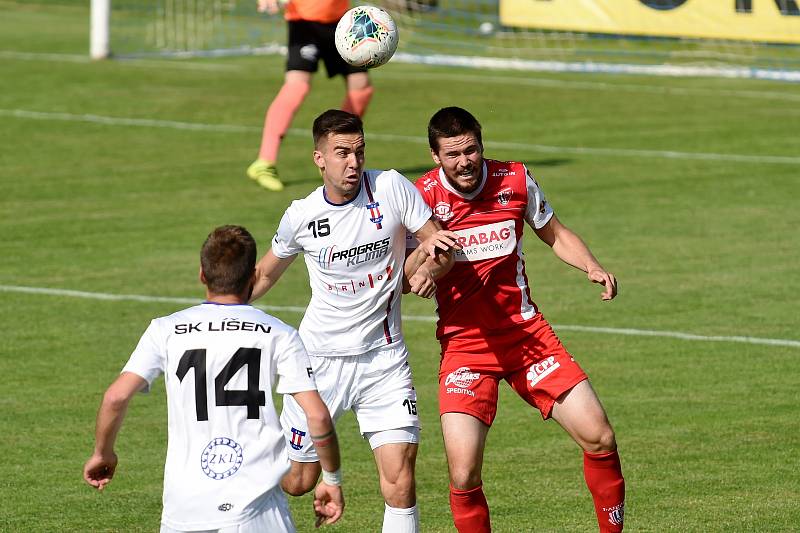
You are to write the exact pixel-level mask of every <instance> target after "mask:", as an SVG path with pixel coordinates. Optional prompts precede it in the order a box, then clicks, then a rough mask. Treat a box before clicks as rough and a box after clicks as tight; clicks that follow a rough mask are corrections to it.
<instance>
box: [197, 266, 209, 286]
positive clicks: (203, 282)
mask: <svg viewBox="0 0 800 533" xmlns="http://www.w3.org/2000/svg"><path fill="white" fill-rule="evenodd" d="M198 277H199V278H200V283H202V284H203V285H208V283H206V274H205V272H203V265H200V273H199V274H198Z"/></svg>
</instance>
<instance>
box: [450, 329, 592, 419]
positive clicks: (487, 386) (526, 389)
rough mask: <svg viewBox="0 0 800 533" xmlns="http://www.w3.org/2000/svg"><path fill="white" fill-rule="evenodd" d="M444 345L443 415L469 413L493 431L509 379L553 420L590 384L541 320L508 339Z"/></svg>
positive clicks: (475, 338)
mask: <svg viewBox="0 0 800 533" xmlns="http://www.w3.org/2000/svg"><path fill="white" fill-rule="evenodd" d="M441 342H442V361H441V364H440V366H439V414H444V413H466V414H469V415H472V416H474V417H475V418H477V419H478V420H480V421H482V422H483V423H485V424H487V425H492V422H493V421H494V417H495V415H496V414H497V384H498V382H499V381H500V380H501V379H505V380H506V381H507V382H508V383H509V385H511V387H512V388H513V389H514V390H515V391H517V394H519V396H520V397H521V398H522V399H523V400H525V401H526V402H528V403H529V404H531V405H532V406H534V407H536V408H537V409H539V411H540V412H541V413H542V418H544V419H547V418H549V417H550V412H551V411H552V409H553V403H555V401H556V400H557V399H558V398H559V397H561V396H562V395H563V394H564V393H565V392H567V391H569V390H570V389H572V388H573V387H574V386H575V385H577V384H578V383H580V382H581V381H583V380H584V379H587V376H586V374H585V373H584V372H583V370H582V369H581V367H580V366H579V365H578V363H576V362H575V360H574V359H573V358H572V356H571V355H570V354H569V352H567V350H566V348H564V345H563V344H561V341H560V340H559V339H558V337H557V336H556V334H555V332H553V329H552V328H551V327H550V324H548V322H547V320H545V319H544V317H543V316H542V315H541V314H538V315H536V317H534V319H533V321H532V322H531V323H530V324H526V325H525V326H524V327H522V326H521V327H520V329H518V330H515V331H513V332H508V333H506V334H500V335H483V336H477V335H476V336H469V335H465V336H461V335H459V336H458V337H457V338H450V339H447V338H446V339H442V341H441Z"/></svg>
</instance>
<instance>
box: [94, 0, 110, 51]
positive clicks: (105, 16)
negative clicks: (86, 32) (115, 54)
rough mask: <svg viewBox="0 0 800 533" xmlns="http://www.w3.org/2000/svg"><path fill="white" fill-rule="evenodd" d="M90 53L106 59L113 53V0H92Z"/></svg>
mask: <svg viewBox="0 0 800 533" xmlns="http://www.w3.org/2000/svg"><path fill="white" fill-rule="evenodd" d="M91 10H92V14H91V29H90V37H89V55H91V57H92V59H106V58H108V57H109V56H110V55H111V31H110V30H111V0H92V4H91Z"/></svg>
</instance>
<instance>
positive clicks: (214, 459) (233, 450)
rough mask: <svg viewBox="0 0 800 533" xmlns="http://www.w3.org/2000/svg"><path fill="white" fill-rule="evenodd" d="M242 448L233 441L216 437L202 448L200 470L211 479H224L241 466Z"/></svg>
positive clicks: (242, 458) (242, 459)
mask: <svg viewBox="0 0 800 533" xmlns="http://www.w3.org/2000/svg"><path fill="white" fill-rule="evenodd" d="M243 461H244V457H243V456H242V447H241V446H240V445H239V444H238V443H237V442H236V441H235V440H233V439H229V438H227V437H217V438H216V439H214V440H212V441H211V442H209V443H208V446H206V447H205V448H203V453H202V455H201V457H200V468H202V469H203V473H204V474H205V475H207V476H208V477H210V478H211V479H217V480H219V479H226V478H229V477H231V476H232V475H234V474H235V473H236V472H237V471H238V470H239V468H240V467H241V466H242V462H243Z"/></svg>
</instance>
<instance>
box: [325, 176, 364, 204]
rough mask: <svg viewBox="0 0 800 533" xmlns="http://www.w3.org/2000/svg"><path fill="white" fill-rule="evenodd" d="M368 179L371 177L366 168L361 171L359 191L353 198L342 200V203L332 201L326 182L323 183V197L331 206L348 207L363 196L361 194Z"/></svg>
mask: <svg viewBox="0 0 800 533" xmlns="http://www.w3.org/2000/svg"><path fill="white" fill-rule="evenodd" d="M368 179H369V176H367V171H366V170H364V171H363V172H361V180H360V181H359V182H358V192H357V193H356V195H355V196H353V197H352V198H350V199H349V200H347V201H346V202H342V203H341V204H337V203H336V202H331V201H330V200H329V199H328V193H326V192H325V184H323V185H322V199H323V200H325V203H326V204H328V205H329V206H331V207H346V206H348V205H350V204H352V203H353V202H355V201H356V200H357V199H358V198H360V197H361V195H362V194H363V192H364V181H365V180H368Z"/></svg>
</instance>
